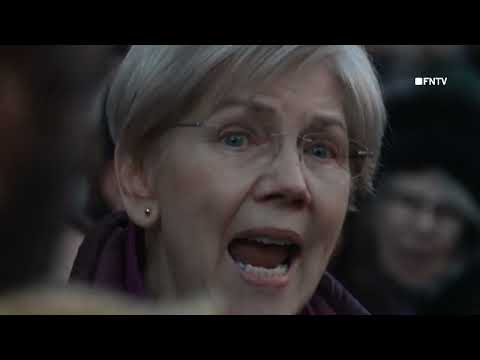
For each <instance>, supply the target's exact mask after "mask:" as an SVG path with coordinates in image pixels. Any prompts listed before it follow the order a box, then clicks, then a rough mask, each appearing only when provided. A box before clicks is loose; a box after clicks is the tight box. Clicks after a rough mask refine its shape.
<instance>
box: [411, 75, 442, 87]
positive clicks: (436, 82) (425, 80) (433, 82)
mask: <svg viewBox="0 0 480 360" xmlns="http://www.w3.org/2000/svg"><path fill="white" fill-rule="evenodd" d="M447 80H448V78H446V77H434V78H431V77H416V78H415V85H417V86H421V85H428V86H445V85H447Z"/></svg>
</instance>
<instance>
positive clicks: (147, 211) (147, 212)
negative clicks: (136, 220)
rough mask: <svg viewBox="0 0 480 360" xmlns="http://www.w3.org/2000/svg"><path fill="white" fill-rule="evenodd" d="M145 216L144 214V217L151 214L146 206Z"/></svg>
mask: <svg viewBox="0 0 480 360" xmlns="http://www.w3.org/2000/svg"><path fill="white" fill-rule="evenodd" d="M145 216H146V217H150V216H152V210H150V208H146V209H145Z"/></svg>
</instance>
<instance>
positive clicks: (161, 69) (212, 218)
mask: <svg viewBox="0 0 480 360" xmlns="http://www.w3.org/2000/svg"><path fill="white" fill-rule="evenodd" d="M107 114H108V120H109V125H110V130H111V135H112V137H113V140H114V142H115V144H116V152H115V163H116V172H117V178H118V181H119V187H120V191H121V194H122V199H123V205H124V207H125V210H126V212H125V213H121V214H113V215H112V216H110V217H108V218H107V219H106V220H105V221H104V222H103V223H102V224H100V225H99V227H98V228H97V229H96V231H94V232H92V234H91V235H90V236H87V238H86V240H85V241H84V244H83V245H82V247H81V249H80V251H79V255H78V257H77V259H76V262H75V265H74V269H73V272H72V280H73V281H86V282H88V283H90V284H92V286H95V287H100V288H108V289H113V290H117V291H120V292H125V293H128V294H130V295H134V296H138V297H141V298H145V299H157V300H162V301H174V302H175V301H178V300H182V299H184V298H189V297H195V296H197V295H207V296H211V297H212V298H214V299H220V300H221V302H222V304H223V306H224V308H225V312H226V313H228V314H298V313H303V314H366V313H367V312H366V310H365V309H364V308H363V307H362V306H361V305H360V304H359V303H358V302H357V301H356V300H355V299H354V298H353V297H351V296H350V295H349V293H348V292H347V291H346V290H345V289H344V288H343V287H342V286H341V285H340V284H339V283H338V282H337V281H336V280H335V279H334V278H333V277H332V276H330V275H328V274H327V273H326V272H325V269H326V267H327V264H328V262H329V259H330V256H331V254H332V252H333V250H334V248H335V246H336V244H337V241H338V239H339V237H340V234H341V232H342V228H343V224H344V220H345V216H346V214H347V212H348V211H349V209H353V208H354V205H355V199H356V198H357V196H362V195H365V194H367V193H369V192H370V191H371V190H372V178H373V176H374V173H375V169H376V164H377V158H378V154H379V150H380V147H381V140H382V136H383V131H384V126H385V111H384V106H383V101H382V97H381V92H380V88H379V84H378V81H377V79H376V76H375V73H374V70H373V68H372V66H371V64H370V62H369V59H368V57H367V55H366V53H365V52H364V50H363V49H362V48H361V47H358V46H343V45H342V46H340V45H338V46H325V45H322V46H320V45H319V46H313V45H305V46H303V45H296V46H293V45H286V46H282V45H260V46H253V45H231V46H230V45H218V46H216V45H185V46H184V45H178V46H133V47H132V49H131V51H130V52H129V54H128V55H127V57H126V59H125V61H124V63H123V64H122V65H121V67H120V69H119V71H118V73H117V74H116V76H115V78H114V79H113V82H112V84H111V88H110V91H109V96H108V99H107Z"/></svg>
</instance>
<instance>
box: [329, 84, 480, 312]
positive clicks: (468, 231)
mask: <svg viewBox="0 0 480 360" xmlns="http://www.w3.org/2000/svg"><path fill="white" fill-rule="evenodd" d="M463 79H464V78H463V77H462V78H456V77H455V76H454V75H449V80H450V82H449V83H448V84H447V86H446V87H442V88H439V87H438V88H428V87H417V88H415V89H411V90H410V91H406V92H400V93H397V94H395V95H392V96H391V97H390V98H389V99H388V101H387V111H388V114H389V119H390V124H391V129H390V130H391V132H389V135H390V137H387V139H389V140H387V143H386V145H385V148H384V154H383V156H382V170H381V177H380V178H379V182H378V193H377V194H376V195H375V196H373V197H371V198H369V199H368V200H367V201H365V202H364V203H363V204H362V205H361V206H360V208H361V211H360V212H359V213H358V214H356V215H354V216H352V217H351V218H350V219H349V221H348V226H347V230H346V232H345V234H344V239H345V243H344V244H343V247H342V249H341V251H340V254H339V256H338V257H337V258H336V261H335V263H334V264H332V271H333V272H334V274H336V275H337V276H338V277H339V278H340V279H341V280H342V281H343V282H344V283H345V285H346V286H347V288H349V289H350V290H351V291H352V293H353V294H354V295H355V296H357V297H358V298H359V299H360V301H362V302H363V304H364V305H365V306H366V307H367V309H369V310H370V311H371V312H372V313H374V314H423V313H432V312H433V313H440V314H441V313H446V312H447V307H445V306H441V305H440V304H441V303H442V302H443V303H444V305H445V299H446V295H445V292H446V291H447V289H449V288H450V287H451V286H452V285H453V284H455V283H456V282H458V281H459V280H460V279H462V277H463V276H464V275H465V274H466V271H467V269H469V268H470V267H471V266H472V264H476V263H478V254H479V248H480V247H479V245H480V239H479V229H480V228H479V217H480V214H479V207H478V203H479V191H478V182H479V178H478V174H479V173H480V164H479V163H478V161H476V160H475V156H476V154H478V149H477V143H478V139H477V134H478V131H479V130H480V123H479V122H478V118H479V116H480V101H479V95H480V91H479V85H478V84H479V83H478V79H475V78H473V79H469V81H468V83H466V82H464V81H463ZM475 85H476V90H475ZM479 286H480V283H479V284H477V285H476V286H475V287H474V288H473V289H471V290H472V291H475V288H478V287H479ZM452 291H453V290H452ZM450 294H452V295H449V296H453V292H451V293H450ZM465 300H466V299H465ZM452 305H453V304H452ZM453 306H454V305H453ZM448 311H449V312H450V313H462V312H463V311H468V310H467V309H465V308H462V307H457V308H452V307H450V308H449V309H448Z"/></svg>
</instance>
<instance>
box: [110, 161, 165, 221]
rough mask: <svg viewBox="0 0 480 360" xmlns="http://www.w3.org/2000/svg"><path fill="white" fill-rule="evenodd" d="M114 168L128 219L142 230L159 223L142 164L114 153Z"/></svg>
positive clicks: (152, 192)
mask: <svg viewBox="0 0 480 360" xmlns="http://www.w3.org/2000/svg"><path fill="white" fill-rule="evenodd" d="M115 168H116V173H117V181H118V186H119V190H120V194H121V197H122V200H123V205H124V207H125V210H126V212H127V214H128V216H129V218H130V219H131V220H132V221H133V222H134V223H135V224H137V225H138V226H140V227H142V228H149V227H152V226H154V225H156V224H157V222H159V221H160V213H159V207H158V199H156V197H155V192H154V191H153V186H152V182H151V181H150V178H149V177H148V174H147V173H146V171H145V170H144V166H143V164H141V163H139V162H137V161H134V159H133V158H132V157H131V156H129V155H125V154H122V153H121V152H116V154H115ZM147 209H148V210H147Z"/></svg>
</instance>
